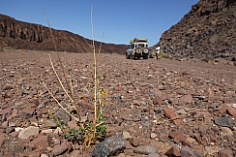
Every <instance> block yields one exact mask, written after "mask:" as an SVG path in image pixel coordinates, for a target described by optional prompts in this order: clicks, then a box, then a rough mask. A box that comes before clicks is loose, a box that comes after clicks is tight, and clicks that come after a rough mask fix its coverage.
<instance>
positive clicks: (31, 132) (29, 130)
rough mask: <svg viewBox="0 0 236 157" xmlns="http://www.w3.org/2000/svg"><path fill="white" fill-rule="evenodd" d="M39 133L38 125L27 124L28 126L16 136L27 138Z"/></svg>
mask: <svg viewBox="0 0 236 157" xmlns="http://www.w3.org/2000/svg"><path fill="white" fill-rule="evenodd" d="M38 134H39V127H34V126H29V127H28V128H26V129H24V130H22V131H20V132H19V135H18V137H19V138H20V139H29V138H30V136H35V135H38Z"/></svg>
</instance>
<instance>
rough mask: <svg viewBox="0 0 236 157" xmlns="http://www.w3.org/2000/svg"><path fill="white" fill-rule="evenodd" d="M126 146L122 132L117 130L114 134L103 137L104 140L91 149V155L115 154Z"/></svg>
mask: <svg viewBox="0 0 236 157" xmlns="http://www.w3.org/2000/svg"><path fill="white" fill-rule="evenodd" d="M125 148H126V141H125V139H124V137H123V133H122V132H119V133H116V135H114V136H112V137H109V138H107V139H105V140H104V141H102V142H100V143H98V144H97V145H96V146H95V147H94V149H93V151H92V156H93V157H107V156H110V155H117V154H119V153H120V152H122V151H124V149H125Z"/></svg>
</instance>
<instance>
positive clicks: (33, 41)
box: [0, 14, 127, 53]
mask: <svg viewBox="0 0 236 157" xmlns="http://www.w3.org/2000/svg"><path fill="white" fill-rule="evenodd" d="M52 32H53V36H54V39H55V42H56V45H57V48H58V50H59V51H67V52H79V53H87V52H91V48H90V47H89V45H88V44H91V43H92V41H91V40H88V39H84V38H83V37H81V36H79V35H76V34H73V33H71V32H68V31H62V30H55V29H52ZM95 45H96V47H97V50H99V47H100V42H95ZM0 46H2V47H12V48H15V49H31V50H55V47H54V44H53V40H52V37H51V34H50V31H49V28H48V27H45V26H42V25H38V24H31V23H26V22H21V21H18V20H15V19H14V18H11V17H9V16H6V15H1V14H0ZM126 49H127V46H126V45H115V44H103V45H102V50H101V52H104V53H112V52H116V53H125V50H126Z"/></svg>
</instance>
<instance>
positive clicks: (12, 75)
mask: <svg viewBox="0 0 236 157" xmlns="http://www.w3.org/2000/svg"><path fill="white" fill-rule="evenodd" d="M0 55H1V57H0V63H1V64H0V66H1V67H0V80H1V93H2V95H0V102H1V105H0V147H1V149H0V156H4V157H6V156H30V155H32V154H34V156H41V157H49V156H84V157H87V156H92V155H93V156H109V155H111V154H113V156H118V157H131V156H135V157H171V156H182V157H187V156H194V157H200V156H215V157H216V156H219V157H225V156H227V157H233V156H236V144H235V138H236V137H235V133H236V120H235V118H236V117H235V115H236V114H235V113H236V112H235V111H236V105H235V104H236V92H235V91H236V81H235V80H236V75H235V73H236V69H235V67H234V66H232V65H226V64H223V63H219V64H212V63H205V62H202V61H200V60H185V61H181V62H180V61H176V60H165V59H160V60H158V61H157V60H155V59H148V60H126V59H125V57H124V56H122V55H117V54H113V55H110V54H98V55H97V60H98V61H97V63H98V67H97V68H98V74H99V77H100V79H101V80H100V82H101V83H100V86H101V87H102V89H103V90H104V91H106V93H107V97H106V101H105V104H104V106H103V115H104V118H105V119H106V122H105V123H106V126H107V129H106V136H105V139H104V140H102V141H99V142H97V143H96V144H95V145H93V146H92V147H91V148H88V149H86V150H82V149H81V143H78V142H77V141H74V140H73V139H71V138H66V130H64V129H63V126H69V127H71V128H75V129H78V125H77V123H76V122H75V120H74V119H73V118H72V117H71V116H70V115H69V114H68V113H66V112H64V111H63V110H62V109H61V108H60V107H59V106H58V105H57V103H56V102H55V101H54V99H53V98H52V97H51V96H50V94H49V93H48V91H47V90H46V89H45V87H44V85H43V82H44V83H45V84H46V85H47V86H48V88H49V89H50V91H51V92H52V93H53V95H54V96H55V97H56V98H57V100H59V101H60V103H61V104H62V105H63V106H64V107H66V108H67V109H68V111H70V113H71V114H73V115H76V114H75V112H74V109H73V107H71V104H70V103H69V101H67V100H68V98H67V96H66V94H65V92H64V91H63V90H62V89H61V88H60V86H59V83H58V82H57V80H56V77H55V75H54V73H53V71H52V68H51V65H50V62H49V59H48V56H47V53H45V52H33V51H32V52H17V51H15V52H11V51H8V52H3V53H1V54H0ZM51 55H52V58H53V63H54V65H55V68H56V70H60V67H59V64H58V62H57V58H56V53H54V52H51ZM60 55H61V59H62V62H63V65H64V66H65V72H66V74H67V75H68V77H71V78H72V79H73V88H74V91H75V95H76V96H77V97H78V98H81V100H80V101H79V103H78V107H79V108H80V109H81V116H82V117H83V119H84V120H87V119H88V120H89V119H90V120H91V119H92V118H93V105H92V103H93V90H91V89H92V88H93V82H92V81H89V78H92V74H93V61H92V60H91V58H92V57H93V55H92V54H76V53H60ZM60 76H61V74H60ZM86 85H87V86H86ZM85 87H86V88H85ZM111 143H113V144H114V143H116V144H117V145H111ZM112 148H113V149H112Z"/></svg>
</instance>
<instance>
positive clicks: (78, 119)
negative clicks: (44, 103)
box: [43, 81, 80, 122]
mask: <svg viewBox="0 0 236 157" xmlns="http://www.w3.org/2000/svg"><path fill="white" fill-rule="evenodd" d="M43 85H44V87H45V88H46V89H47V91H48V92H49V94H50V95H51V97H52V98H53V99H54V100H55V101H56V103H57V104H58V105H59V106H60V107H61V108H62V109H63V110H64V111H65V112H66V113H68V114H69V115H70V116H71V117H72V118H74V119H75V120H76V121H79V122H80V118H77V117H75V116H74V115H72V114H71V113H70V112H69V111H67V109H66V108H64V107H63V106H62V105H61V103H60V102H59V101H58V100H57V99H56V98H55V97H54V96H53V94H52V93H51V91H50V90H49V89H48V87H47V85H46V84H45V82H44V81H43Z"/></svg>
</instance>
